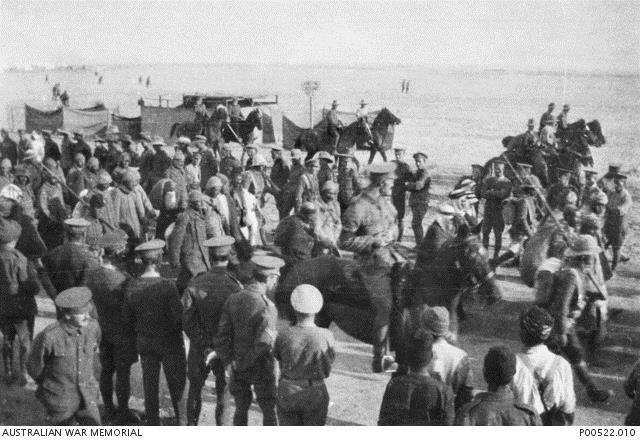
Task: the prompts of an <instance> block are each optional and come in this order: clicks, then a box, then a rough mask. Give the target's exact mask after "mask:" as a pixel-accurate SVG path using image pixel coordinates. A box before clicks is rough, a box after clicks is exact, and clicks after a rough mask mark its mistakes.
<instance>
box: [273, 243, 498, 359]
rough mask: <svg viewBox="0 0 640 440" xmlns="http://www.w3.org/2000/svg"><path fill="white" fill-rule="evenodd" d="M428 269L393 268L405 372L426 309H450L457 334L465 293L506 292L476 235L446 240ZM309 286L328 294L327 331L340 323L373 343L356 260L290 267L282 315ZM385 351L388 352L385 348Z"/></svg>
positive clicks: (393, 327) (396, 336)
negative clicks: (415, 318)
mask: <svg viewBox="0 0 640 440" xmlns="http://www.w3.org/2000/svg"><path fill="white" fill-rule="evenodd" d="M434 261H436V262H438V263H437V266H436V265H433V266H432V267H430V268H429V269H428V270H426V271H425V270H423V269H412V268H411V266H410V265H409V264H404V265H401V264H396V266H394V267H393V270H392V275H391V279H392V283H391V285H392V292H393V293H392V294H393V303H394V307H393V311H392V313H391V316H390V317H389V321H390V326H389V327H390V331H389V333H390V339H391V348H392V349H395V351H396V355H397V358H398V362H399V364H401V368H403V366H404V363H405V359H406V356H405V354H404V347H403V343H402V341H403V340H404V339H405V337H404V334H405V333H406V329H408V328H410V325H408V322H409V321H410V320H411V316H412V315H416V313H419V312H420V311H421V310H422V309H423V308H424V306H425V305H429V306H437V305H441V306H444V307H446V308H447V309H448V310H449V312H450V313H451V331H452V332H454V333H457V331H458V320H457V318H456V314H455V310H456V308H457V306H458V304H459V302H460V300H461V297H462V296H463V294H467V293H470V292H472V291H475V292H476V293H477V295H479V296H482V297H485V298H487V299H488V300H489V301H488V302H495V301H497V300H498V299H500V298H501V296H502V294H501V291H500V289H499V287H498V285H497V283H496V282H495V280H494V279H493V276H492V275H493V272H492V271H491V268H490V266H489V262H488V259H487V256H486V253H485V251H484V248H483V247H482V244H481V243H480V242H479V241H478V240H477V238H475V237H474V236H467V237H463V238H455V239H452V240H450V241H449V242H447V243H446V244H445V245H444V246H443V247H442V248H441V249H440V250H439V251H438V254H437V256H436V258H435V259H434ZM302 283H306V284H311V285H314V286H316V287H317V288H318V289H319V290H320V291H321V292H322V295H323V298H324V307H323V309H322V310H321V311H320V313H319V314H318V316H317V318H316V319H317V323H318V325H320V326H322V327H328V326H329V325H330V324H331V323H332V322H335V323H336V325H338V327H340V328H341V329H342V330H343V331H344V332H345V333H347V334H348V335H350V336H352V337H354V338H356V339H358V340H360V341H363V342H365V343H368V344H371V343H373V321H374V317H375V311H374V308H373V305H372V301H371V297H370V295H369V293H368V292H367V291H366V289H365V288H364V286H363V285H362V283H361V282H360V280H359V279H358V277H357V275H356V264H355V262H353V261H352V260H349V259H344V258H337V257H333V256H321V257H317V258H312V259H310V260H306V261H302V262H300V263H298V264H297V265H296V266H294V267H293V268H291V269H290V270H289V272H288V273H287V275H286V276H285V277H284V279H283V280H282V281H281V283H280V286H279V288H278V291H277V292H276V304H277V306H278V308H279V310H280V311H281V313H282V314H283V316H288V317H290V316H292V315H291V310H290V305H289V298H290V295H291V292H292V291H293V289H294V288H295V287H296V286H298V285H299V284H302ZM385 348H386V347H385ZM383 351H386V350H385V349H383Z"/></svg>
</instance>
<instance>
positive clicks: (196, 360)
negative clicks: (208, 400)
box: [187, 347, 231, 426]
mask: <svg viewBox="0 0 640 440" xmlns="http://www.w3.org/2000/svg"><path fill="white" fill-rule="evenodd" d="M204 362H205V356H204V351H203V350H201V349H194V348H193V347H190V349H189V357H188V360H187V377H188V379H189V392H188V394H187V421H188V422H189V424H194V425H197V424H198V419H199V417H200V410H201V408H202V388H203V387H204V385H205V382H206V380H207V376H209V372H213V374H214V376H215V380H216V425H218V426H228V425H230V424H231V420H230V408H229V406H230V401H231V394H230V393H229V383H228V380H227V377H226V373H225V370H224V366H223V365H222V363H221V362H219V361H214V362H213V365H212V366H210V367H209V366H206V365H205V364H204Z"/></svg>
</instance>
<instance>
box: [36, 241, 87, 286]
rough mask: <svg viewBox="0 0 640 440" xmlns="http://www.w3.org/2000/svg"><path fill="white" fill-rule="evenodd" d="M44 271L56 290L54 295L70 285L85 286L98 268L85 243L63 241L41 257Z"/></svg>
mask: <svg viewBox="0 0 640 440" xmlns="http://www.w3.org/2000/svg"><path fill="white" fill-rule="evenodd" d="M42 264H43V266H44V270H45V273H46V274H47V275H48V277H49V279H50V280H51V284H52V285H53V287H54V288H55V290H56V292H47V293H48V294H49V295H51V296H52V297H55V296H56V295H57V294H58V293H59V292H62V291H63V290H66V289H70V288H71V287H78V286H86V285H87V280H88V279H89V277H90V276H92V275H93V273H94V271H95V270H96V269H97V268H98V260H97V259H96V257H95V255H94V254H93V253H92V252H91V251H90V250H89V247H88V246H87V245H85V244H79V243H65V244H63V245H61V246H58V247H56V248H55V249H53V250H51V251H49V252H48V253H47V254H46V255H45V256H44V257H42Z"/></svg>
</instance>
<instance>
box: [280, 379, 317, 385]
mask: <svg viewBox="0 0 640 440" xmlns="http://www.w3.org/2000/svg"><path fill="white" fill-rule="evenodd" d="M280 381H284V382H289V383H292V384H295V385H298V386H301V387H312V386H316V385H323V384H324V379H289V378H287V377H281V378H280Z"/></svg>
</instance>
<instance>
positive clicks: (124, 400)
mask: <svg viewBox="0 0 640 440" xmlns="http://www.w3.org/2000/svg"><path fill="white" fill-rule="evenodd" d="M136 360H137V354H136V352H135V344H134V343H133V341H132V342H131V343H130V344H127V342H124V343H123V344H121V345H115V344H112V343H110V342H108V341H105V340H103V341H102V342H101V343H100V365H101V366H102V371H101V373H100V394H101V395H102V401H103V402H104V404H105V406H110V405H112V404H113V375H114V374H115V375H116V399H117V400H118V408H119V409H126V408H128V407H129V398H130V397H131V385H130V376H131V364H133V363H134V362H135V361H136Z"/></svg>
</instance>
